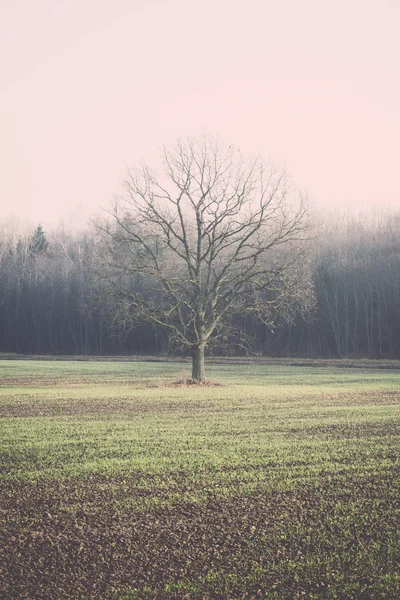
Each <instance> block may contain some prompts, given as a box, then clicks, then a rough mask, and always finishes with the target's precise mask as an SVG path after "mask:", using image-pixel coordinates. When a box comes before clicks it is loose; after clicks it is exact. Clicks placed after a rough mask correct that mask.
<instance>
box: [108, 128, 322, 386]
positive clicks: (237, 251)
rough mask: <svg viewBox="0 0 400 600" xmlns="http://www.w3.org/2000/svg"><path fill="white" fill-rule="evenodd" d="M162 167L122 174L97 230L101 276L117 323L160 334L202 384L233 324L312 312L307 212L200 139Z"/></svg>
mask: <svg viewBox="0 0 400 600" xmlns="http://www.w3.org/2000/svg"><path fill="white" fill-rule="evenodd" d="M162 158H163V168H164V170H163V173H162V174H157V173H155V172H154V171H152V170H151V169H150V168H149V167H147V166H146V165H142V166H141V167H140V168H135V169H130V170H129V172H128V176H127V177H126V179H125V180H124V193H123V194H121V196H119V197H118V198H116V199H115V201H114V203H113V206H112V208H111V210H110V212H109V214H110V216H111V219H110V220H108V221H107V222H104V223H103V224H102V225H99V229H100V231H101V233H102V244H101V245H100V246H99V254H100V256H101V259H102V261H101V262H102V269H101V275H102V277H103V278H105V279H107V281H108V282H109V283H110V284H111V286H112V288H113V289H114V291H115V292H116V293H117V296H118V298H119V299H120V309H122V310H120V314H123V315H124V317H125V318H130V319H134V320H137V321H147V322H152V323H155V324H157V325H162V326H164V327H165V328H167V329H168V331H169V333H170V338H171V340H173V341H174V342H175V343H176V344H179V345H181V346H183V347H185V348H187V349H188V350H190V352H191V354H192V357H193V370H192V377H193V379H195V380H199V381H203V380H204V378H205V370H204V351H205V348H206V347H207V345H209V344H210V343H212V341H213V340H216V339H217V338H222V339H224V338H226V339H228V337H229V336H228V335H227V327H228V326H230V325H231V324H232V318H233V317H234V316H235V315H238V314H239V315H243V314H246V313H253V314H255V315H256V316H257V318H259V319H260V320H262V321H263V322H265V323H267V324H268V325H270V326H271V327H273V326H274V323H276V321H277V319H281V318H283V319H291V318H293V316H294V315H295V314H296V313H297V312H298V311H308V310H310V309H311V308H312V305H313V290H312V284H311V278H310V273H309V269H308V268H307V265H308V259H307V253H308V243H307V237H308V235H309V229H310V226H309V221H308V216H307V203H306V199H305V197H304V196H303V195H302V194H300V193H298V192H296V191H295V190H293V189H292V188H291V186H290V182H289V180H288V177H287V176H286V174H285V173H284V172H280V171H278V170H277V169H276V168H275V167H274V166H273V165H272V164H270V163H265V162H264V161H262V160H261V159H259V158H254V159H249V158H244V157H242V155H241V153H240V151H239V150H237V149H236V148H233V147H232V146H229V147H226V146H224V145H222V144H219V143H217V142H215V141H214V140H210V139H209V138H205V137H203V138H200V139H196V140H191V139H189V140H185V141H181V140H179V141H178V142H177V143H176V145H175V147H173V148H172V149H169V148H165V149H164V152H163V157H162Z"/></svg>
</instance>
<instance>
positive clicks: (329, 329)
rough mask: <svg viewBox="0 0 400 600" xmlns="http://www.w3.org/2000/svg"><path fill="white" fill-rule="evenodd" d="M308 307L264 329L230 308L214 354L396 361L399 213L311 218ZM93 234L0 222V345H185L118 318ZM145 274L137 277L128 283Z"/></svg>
mask: <svg viewBox="0 0 400 600" xmlns="http://www.w3.org/2000/svg"><path fill="white" fill-rule="evenodd" d="M314 233H315V235H314V237H315V241H314V243H313V249H312V258H311V267H310V268H311V274H312V283H313V287H314V297H315V307H314V310H313V311H312V313H311V314H307V315H302V314H301V313H300V314H297V315H296V316H295V317H294V318H293V319H288V320H284V319H283V320H282V321H281V322H278V323H275V325H274V326H271V325H270V324H269V323H268V322H265V320H262V319H260V318H259V315H258V314H257V313H255V314H254V313H252V314H247V313H246V312H245V311H244V312H243V314H239V313H237V312H235V313H234V314H232V315H231V317H230V327H229V328H228V329H227V333H226V335H225V340H224V343H223V344H222V343H220V342H219V341H218V339H217V340H216V342H215V344H214V346H212V347H210V349H209V352H210V353H211V352H212V353H214V354H221V353H231V354H258V355H269V356H302V357H350V356H351V357H370V358H381V357H384V358H400V211H395V210H393V211H391V212H386V213H381V214H379V215H377V214H376V215H371V214H370V215H364V216H359V217H349V216H347V217H344V216H340V215H336V216H332V215H330V216H328V217H325V218H322V217H320V218H319V223H317V225H316V227H315V230H314ZM99 244H100V242H99V232H98V229H96V228H94V227H89V226H88V227H87V228H86V229H84V230H79V231H74V230H72V229H67V228H65V227H58V228H55V229H54V230H52V231H47V232H44V231H43V229H42V227H41V226H40V225H39V226H38V227H37V228H36V229H35V230H33V231H30V232H28V233H22V231H21V228H18V227H12V226H11V225H10V223H8V224H7V223H3V225H2V226H1V242H0V352H3V353H29V354H55V355H57V354H72V355H124V354H147V355H149V354H161V353H166V352H169V351H172V352H175V353H179V352H185V350H184V349H182V348H180V347H179V345H176V344H175V345H171V339H170V336H169V335H168V331H166V330H165V329H164V328H162V327H160V326H158V325H157V323H154V322H148V323H141V324H138V323H136V324H133V323H132V322H131V321H130V320H129V319H128V318H126V319H124V317H123V314H121V311H120V310H119V306H118V304H117V301H116V298H115V297H114V296H113V295H112V294H110V290H109V285H108V284H107V281H105V280H104V279H102V278H99V276H98V265H97V264H96V261H98V260H99V253H98V248H99ZM145 285H146V282H145V281H140V280H139V279H137V280H136V281H135V286H137V291H138V292H140V291H141V290H140V289H139V288H140V286H145Z"/></svg>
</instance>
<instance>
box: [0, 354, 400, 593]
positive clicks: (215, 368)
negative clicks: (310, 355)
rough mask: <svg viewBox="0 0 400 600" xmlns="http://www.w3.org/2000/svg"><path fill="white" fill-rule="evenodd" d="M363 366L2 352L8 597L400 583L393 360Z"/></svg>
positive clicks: (360, 588) (379, 587) (399, 397)
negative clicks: (22, 356) (7, 355)
mask: <svg viewBox="0 0 400 600" xmlns="http://www.w3.org/2000/svg"><path fill="white" fill-rule="evenodd" d="M275 363H276V361H275ZM359 365H360V366H359V367H357V364H351V365H350V364H349V365H348V366H346V367H343V366H342V365H341V364H340V363H332V364H330V363H319V366H318V367H316V366H314V365H312V364H311V363H307V362H305V363H304V365H302V366H290V365H287V364H270V363H268V361H259V362H258V363H257V364H251V363H250V362H246V361H242V362H238V363H236V362H235V361H232V360H231V361H226V362H224V361H221V362H220V363H219V364H211V365H210V366H209V367H208V372H207V374H208V376H209V378H210V380H211V381H212V382H214V384H213V385H206V386H190V385H182V384H179V383H176V382H178V381H182V380H184V379H185V372H186V373H187V372H188V370H189V368H188V367H189V365H188V364H186V363H179V362H165V363H163V362H129V361H119V362H118V361H93V362H76V361H62V362H61V361H60V362H58V361H38V360H32V361H23V360H2V361H0V417H1V425H0V426H1V441H0V444H1V448H0V450H1V471H2V483H1V485H2V495H1V496H2V497H1V513H0V515H1V516H0V518H1V521H2V535H3V536H4V539H3V541H2V544H1V547H2V553H3V554H2V556H1V559H2V561H1V562H2V565H3V567H2V571H1V586H2V588H0V589H2V591H1V592H0V596H1V598H7V599H8V598H9V599H16V598H21V599H22V598H24V599H42V600H58V599H60V600H62V599H70V600H72V599H73V600H89V599H97V600H105V599H110V600H111V599H113V600H139V599H142V600H146V599H149V600H150V599H159V600H163V599H170V600H172V599H175V598H176V599H179V598H181V599H184V598H185V599H190V600H205V599H209V600H213V599H221V600H227V599H232V600H233V599H235V600H236V599H244V598H246V599H251V598H254V599H255V598H257V599H258V598H263V599H271V600H290V599H294V598H305V599H311V600H312V599H325V598H327V599H349V600H350V599H351V600H354V599H371V600H380V599H388V600H389V599H390V600H395V599H397V598H400V533H399V531H400V527H399V525H400V481H399V475H400V470H399V464H400V463H399V456H400V453H399V449H400V426H399V425H400V365H398V367H399V368H398V369H395V368H387V369H380V368H379V364H377V363H371V366H373V367H374V368H367V367H368V363H367V362H364V363H359ZM388 366H390V367H395V366H396V364H395V363H393V364H390V365H388Z"/></svg>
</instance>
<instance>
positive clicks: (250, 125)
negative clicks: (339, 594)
mask: <svg viewBox="0 0 400 600" xmlns="http://www.w3.org/2000/svg"><path fill="white" fill-rule="evenodd" d="M399 31H400V2H399V0H196V1H192V0H164V1H161V0H147V1H145V0H142V1H141V2H139V1H137V0H35V1H33V0H2V1H1V3H0V56H1V59H0V60H1V62H2V66H1V83H2V90H1V94H0V188H1V189H0V192H1V193H0V217H1V218H4V217H6V216H7V215H9V214H10V213H13V214H14V215H17V216H19V217H27V218H29V219H32V220H33V221H34V222H39V221H40V222H42V223H43V224H44V225H46V226H50V225H51V224H53V223H56V222H57V221H58V220H59V219H60V218H63V219H65V220H70V219H71V218H72V219H73V220H77V219H78V218H83V217H85V216H86V215H89V214H90V213H91V212H92V211H94V210H97V208H98V207H99V206H101V205H106V204H107V203H108V202H109V201H110V200H111V199H112V197H113V195H114V194H115V193H117V192H118V187H119V183H120V181H121V178H122V177H123V175H124V172H125V165H126V164H127V163H129V164H134V163H135V162H138V161H139V160H141V159H145V160H146V161H147V162H149V163H152V162H154V159H155V157H156V156H157V155H158V153H159V150H158V149H159V147H160V146H161V145H162V144H164V143H167V144H168V143H171V141H173V140H174V138H175V137H176V136H177V135H180V136H185V135H196V134H198V133H200V132H208V133H210V134H212V135H216V136H219V137H220V138H222V139H223V140H224V141H226V142H227V143H229V144H234V145H236V146H238V147H239V148H240V149H241V151H242V152H245V153H252V154H253V153H261V154H262V155H263V156H264V157H265V158H272V159H274V161H275V162H277V163H278V164H279V165H280V166H282V167H284V168H286V169H287V171H288V173H289V174H290V175H291V176H292V178H293V181H294V183H295V184H296V185H297V186H298V187H300V188H301V189H303V190H308V192H309V195H310V196H311V198H313V199H314V201H315V203H316V204H317V205H319V206H323V207H330V208H334V207H338V208H340V207H341V208H352V207H355V208H359V207H360V206H367V205H370V204H375V205H376V204H380V205H383V206H387V205H391V206H396V207H399V208H400V177H399V170H400V35H399Z"/></svg>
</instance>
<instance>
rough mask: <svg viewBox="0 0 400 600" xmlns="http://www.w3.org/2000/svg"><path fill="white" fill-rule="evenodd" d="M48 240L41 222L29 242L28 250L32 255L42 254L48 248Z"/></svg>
mask: <svg viewBox="0 0 400 600" xmlns="http://www.w3.org/2000/svg"><path fill="white" fill-rule="evenodd" d="M48 245H49V243H48V241H47V239H46V235H45V233H44V231H43V228H42V226H41V224H40V223H39V225H38V226H37V227H36V229H35V231H34V232H33V235H32V237H31V239H30V240H29V244H28V252H29V254H30V256H37V255H38V254H42V253H43V252H45V251H46V250H47V248H48Z"/></svg>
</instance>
